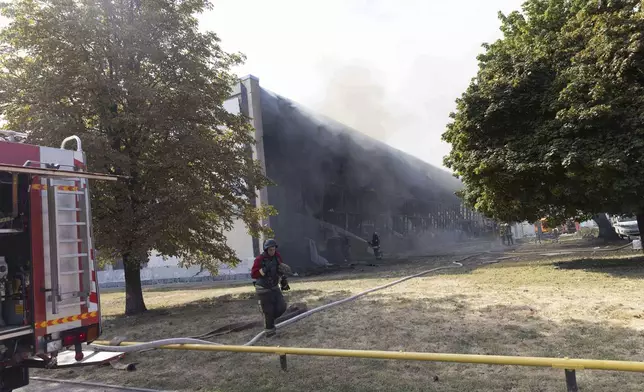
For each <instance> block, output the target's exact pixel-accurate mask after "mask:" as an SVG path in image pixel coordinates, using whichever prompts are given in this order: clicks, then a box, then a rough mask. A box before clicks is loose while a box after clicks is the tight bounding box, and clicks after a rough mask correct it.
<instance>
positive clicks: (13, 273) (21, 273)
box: [0, 171, 33, 339]
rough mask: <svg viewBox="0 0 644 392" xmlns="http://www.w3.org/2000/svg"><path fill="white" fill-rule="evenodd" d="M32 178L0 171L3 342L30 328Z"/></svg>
mask: <svg viewBox="0 0 644 392" xmlns="http://www.w3.org/2000/svg"><path fill="white" fill-rule="evenodd" d="M29 183H30V175H28V174H17V173H8V172H3V171H0V300H1V302H0V307H1V309H2V313H1V314H2V321H1V322H0V339H2V337H3V335H5V334H7V333H9V332H12V331H13V330H15V329H16V328H20V327H24V326H27V325H30V324H31V323H32V322H33V320H32V316H31V311H30V309H31V307H32V306H31V303H30V302H29V301H31V298H30V297H31V294H30V289H31V287H32V285H31V267H32V266H31V238H30V234H29V233H30V227H29V222H30V220H29V217H30V215H29V210H30V208H29V207H30V204H29Z"/></svg>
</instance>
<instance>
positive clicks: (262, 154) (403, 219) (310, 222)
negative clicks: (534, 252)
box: [99, 76, 491, 287]
mask: <svg viewBox="0 0 644 392" xmlns="http://www.w3.org/2000/svg"><path fill="white" fill-rule="evenodd" d="M224 107H225V108H226V109H227V110H228V111H230V112H233V113H237V114H239V113H242V114H244V115H245V116H247V117H248V118H249V119H250V121H251V123H252V125H253V127H254V128H255V133H256V134H255V137H256V140H257V143H256V145H255V146H252V147H253V148H252V150H253V155H254V157H255V158H256V159H257V160H258V161H259V162H260V163H261V165H262V167H263V168H264V169H265V171H266V175H267V176H268V177H269V178H270V179H271V180H272V182H273V183H274V184H275V185H274V186H270V187H267V188H265V189H262V190H261V191H260V192H258V194H257V197H256V203H258V204H269V205H273V206H274V207H275V208H276V209H277V210H278V215H276V216H272V217H270V218H269V219H267V220H266V221H265V222H264V224H266V225H270V227H271V228H272V229H273V231H274V233H275V238H276V240H277V241H278V243H279V246H280V252H281V253H282V255H283V257H284V260H285V262H287V263H288V264H289V265H291V266H292V267H293V269H294V270H295V271H296V272H299V273H303V272H307V271H311V270H315V269H316V268H319V267H324V266H325V265H328V264H329V263H331V264H341V263H350V262H353V261H356V260H371V259H372V258H373V254H372V253H370V247H369V245H368V244H367V240H369V239H370V238H371V236H372V234H373V232H374V231H377V232H378V233H379V235H380V239H381V244H382V250H383V251H384V253H385V255H405V254H408V255H420V254H429V253H433V252H437V251H440V252H444V251H445V250H446V249H448V248H449V246H450V244H455V243H457V242H459V241H464V240H467V239H468V238H473V237H478V236H481V235H483V234H484V233H486V232H490V230H491V227H490V225H491V222H489V221H486V220H484V219H483V218H482V217H481V216H479V215H478V214H476V213H473V212H472V211H469V210H467V209H465V208H464V207H463V205H462V204H461V201H460V200H459V199H458V198H457V197H456V196H455V194H454V192H455V191H456V190H458V189H459V187H460V186H461V183H460V181H459V180H458V179H456V178H454V177H453V176H452V175H451V174H449V173H448V172H446V171H443V170H441V169H439V168H436V167H434V166H431V165H429V164H428V163H426V162H423V161H421V160H419V159H417V158H414V157H413V156H410V155H409V154H405V153H403V152H401V151H399V150H396V149H394V148H392V147H390V146H388V145H386V144H384V143H382V142H380V141H377V140H375V139H373V138H370V137H368V136H366V135H364V134H362V133H360V132H358V131H355V130H353V129H350V128H348V127H346V126H344V125H342V124H340V123H338V122H335V121H333V120H332V119H329V118H325V117H323V116H320V115H317V114H315V113H313V112H311V111H308V110H306V109H305V108H303V107H301V106H299V105H298V104H296V103H295V102H293V101H291V100H289V99H286V98H284V97H281V96H279V95H276V94H273V93H271V92H269V91H267V90H265V89H263V88H261V87H260V85H259V80H258V79H257V78H255V77H253V76H248V77H245V78H242V79H241V80H240V83H239V84H238V85H237V86H236V87H235V89H234V92H233V95H232V96H231V98H230V99H228V100H227V101H226V102H225V103H224ZM226 237H227V243H228V245H229V246H231V247H232V248H233V249H234V250H235V251H236V253H237V256H238V257H239V259H240V260H241V263H240V264H239V265H237V266H235V267H228V266H222V267H221V268H220V270H219V275H218V276H211V274H210V273H209V272H208V271H205V270H203V269H201V268H199V267H198V266H194V267H190V268H182V267H180V263H179V260H177V259H176V258H174V257H171V258H164V257H162V256H161V255H159V254H158V253H153V254H152V255H151V256H150V260H149V262H148V263H147V265H146V267H144V268H143V269H142V271H141V279H142V281H143V284H145V285H150V284H166V283H174V282H185V281H203V280H229V279H248V278H249V271H250V267H251V266H252V262H253V259H254V258H255V256H256V255H257V254H259V252H260V247H261V241H260V240H258V239H256V238H252V237H251V236H250V235H249V234H248V232H247V230H246V227H245V225H244V223H243V222H242V221H236V222H235V224H234V228H233V230H231V231H230V232H228V233H227V234H226ZM99 275H100V276H99V280H100V282H101V286H102V287H114V286H120V285H123V283H124V281H125V276H124V271H123V268H122V263H121V264H120V265H119V264H117V265H115V266H107V268H106V269H104V270H103V271H100V272H99Z"/></svg>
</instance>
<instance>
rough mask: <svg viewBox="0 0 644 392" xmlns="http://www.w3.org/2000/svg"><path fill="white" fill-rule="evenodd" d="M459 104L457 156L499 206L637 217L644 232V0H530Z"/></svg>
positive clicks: (523, 212)
mask: <svg viewBox="0 0 644 392" xmlns="http://www.w3.org/2000/svg"><path fill="white" fill-rule="evenodd" d="M499 15H500V19H501V30H502V32H503V38H501V39H499V40H498V41H496V42H494V43H493V44H490V45H484V48H485V53H484V54H482V55H480V56H479V71H478V74H477V76H476V77H475V78H474V79H473V80H472V82H471V84H470V86H469V87H468V88H467V90H466V91H465V92H464V94H463V95H462V97H461V98H460V99H458V100H457V110H456V112H455V113H452V114H451V117H452V119H453V121H452V122H451V123H450V124H449V125H448V128H447V131H446V132H445V133H444V134H443V139H444V140H446V141H447V142H449V143H451V144H452V151H451V153H450V154H449V155H448V156H447V157H446V158H445V164H446V165H447V166H448V167H450V168H452V169H453V170H454V171H455V173H456V175H458V176H460V177H461V178H462V180H463V182H464V184H465V189H464V191H463V192H462V196H463V198H464V199H465V200H466V202H467V203H468V204H469V205H471V206H474V207H475V208H476V209H478V210H480V211H482V212H483V213H485V214H487V215H488V216H491V217H494V218H497V219H501V220H505V221H509V220H524V219H528V220H535V219H537V218H539V217H542V216H551V217H559V218H565V217H589V216H591V215H594V214H597V213H600V212H608V213H614V214H632V213H634V214H635V215H637V218H638V222H639V225H640V232H644V149H643V148H642V147H644V116H643V115H642V113H643V111H644V73H642V69H644V35H643V34H644V13H643V10H642V8H641V2H640V1H636V0H621V1H597V0H528V1H527V2H526V3H524V5H523V12H518V11H516V12H513V13H511V14H509V15H507V16H506V15H503V14H499Z"/></svg>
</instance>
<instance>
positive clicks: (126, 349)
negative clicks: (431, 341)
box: [91, 252, 485, 353]
mask: <svg viewBox="0 0 644 392" xmlns="http://www.w3.org/2000/svg"><path fill="white" fill-rule="evenodd" d="M483 253H485V252H481V253H475V254H470V255H468V256H465V257H462V258H460V259H459V260H457V261H452V263H451V264H450V265H446V266H442V267H436V268H432V269H429V270H425V271H422V272H419V273H417V274H414V275H410V276H406V277H404V278H401V279H398V280H395V281H393V282H389V283H387V284H384V285H381V286H378V287H374V288H371V289H369V290H365V291H362V292H360V293H358V294H355V295H352V296H350V297H347V298H344V299H341V300H338V301H334V302H331V303H328V304H326V305H322V306H319V307H317V308H313V309H311V310H309V311H307V312H304V313H301V314H299V315H297V316H295V317H293V318H290V319H288V320H286V321H283V322H281V323H279V324H277V325H275V327H276V328H278V329H280V328H284V327H286V326H288V325H291V324H293V323H296V322H298V321H300V320H302V319H304V318H306V317H308V316H310V315H312V314H314V313H318V312H321V311H323V310H327V309H329V308H332V307H335V306H338V305H341V304H344V303H347V302H351V301H354V300H356V299H358V298H360V297H363V296H365V295H367V294H370V293H373V292H375V291H379V290H384V289H386V288H389V287H391V286H394V285H397V284H400V283H403V282H405V281H408V280H410V279H414V278H418V277H421V276H423V275H427V274H429V273H432V272H437V271H441V270H447V269H454V268H462V267H463V264H462V262H463V261H465V260H467V259H470V258H472V257H476V256H479V255H481V254H483ZM265 333H266V332H265V331H262V332H260V333H258V334H257V335H256V336H255V337H254V338H252V339H251V340H250V341H248V342H247V343H245V344H244V346H252V345H254V344H255V343H257V341H259V339H261V338H262V337H263V336H264V335H265ZM186 344H200V345H211V346H212V345H217V346H221V344H219V343H215V342H210V341H207V340H201V339H194V338H168V339H161V340H154V341H150V342H145V343H137V344H134V345H127V346H119V345H110V342H107V341H97V342H95V344H92V345H91V348H92V349H94V350H95V351H108V352H123V353H133V352H139V351H144V350H149V349H154V348H158V347H162V346H169V345H186Z"/></svg>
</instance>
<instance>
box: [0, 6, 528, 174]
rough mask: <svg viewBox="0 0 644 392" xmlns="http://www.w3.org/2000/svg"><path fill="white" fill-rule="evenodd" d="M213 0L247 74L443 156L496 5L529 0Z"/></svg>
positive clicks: (412, 150)
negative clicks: (453, 117) (445, 134)
mask: <svg viewBox="0 0 644 392" xmlns="http://www.w3.org/2000/svg"><path fill="white" fill-rule="evenodd" d="M211 1H212V3H213V4H214V9H213V10H211V11H208V12H206V13H204V14H203V15H201V16H200V22H201V28H202V29H205V30H210V31H214V32H216V33H217V34H218V35H219V37H220V38H221V40H222V47H223V48H224V49H225V50H226V51H229V52H241V53H243V54H245V55H246V57H247V60H246V62H245V64H244V65H242V66H240V67H238V68H236V69H235V70H234V71H235V72H236V73H237V74H238V75H239V76H244V75H248V74H253V75H255V76H256V77H258V78H259V80H260V85H262V87H264V88H266V89H268V90H271V91H273V92H275V93H277V94H280V95H282V96H284V97H287V98H289V99H292V100H294V101H296V102H298V103H300V104H302V105H304V106H306V107H308V108H310V109H312V110H315V111H317V112H321V113H323V114H326V115H327V116H329V117H332V118H334V119H335V120H338V121H340V122H342V123H344V124H346V125H349V126H351V127H353V128H355V129H357V130H359V131H361V132H363V133H365V134H368V135H370V136H372V137H375V138H376V139H379V140H381V141H384V142H386V143H388V144H390V145H391V146H393V147H396V148H398V149H400V150H402V151H405V152H407V153H409V154H412V155H415V156H416V157H418V158H420V159H422V160H424V161H426V162H429V163H431V164H433V165H436V166H442V162H443V157H444V156H445V155H446V154H448V153H449V150H450V147H449V145H448V144H447V143H444V142H443V141H441V134H442V133H443V132H444V130H445V127H446V124H447V123H448V122H449V113H450V112H451V111H453V110H454V109H455V106H456V104H455V100H456V98H458V97H459V96H460V95H461V94H462V93H463V91H464V90H465V89H466V88H467V86H468V84H469V82H470V80H471V78H472V77H473V76H475V75H476V71H477V60H476V56H477V55H478V54H479V53H481V52H482V48H481V44H482V43H484V42H493V41H494V40H496V39H498V38H500V37H501V32H500V31H499V26H500V22H499V20H498V18H497V13H498V12H499V11H502V12H503V13H509V12H511V11H513V10H519V9H520V6H521V4H522V2H523V0H484V1H483V0H452V1H445V0H397V1H396V0H325V1H313V0H271V1H266V0H211ZM5 23H6V20H3V18H0V26H1V25H4V24H5Z"/></svg>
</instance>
